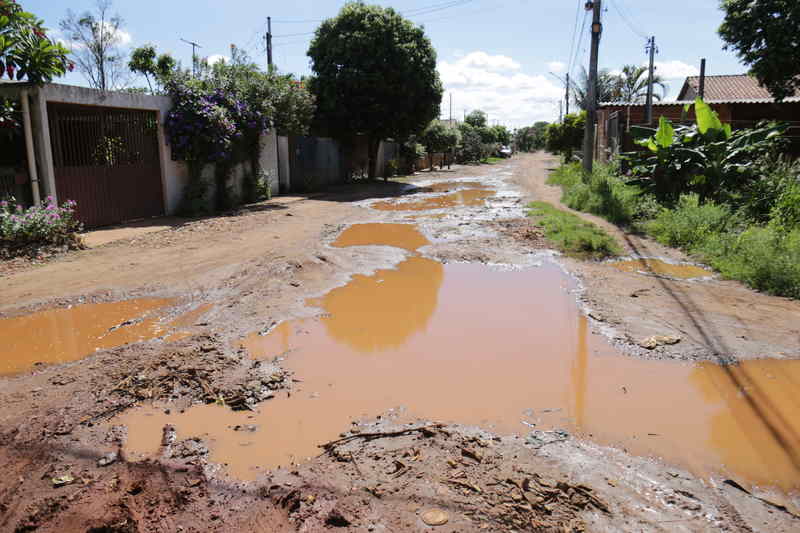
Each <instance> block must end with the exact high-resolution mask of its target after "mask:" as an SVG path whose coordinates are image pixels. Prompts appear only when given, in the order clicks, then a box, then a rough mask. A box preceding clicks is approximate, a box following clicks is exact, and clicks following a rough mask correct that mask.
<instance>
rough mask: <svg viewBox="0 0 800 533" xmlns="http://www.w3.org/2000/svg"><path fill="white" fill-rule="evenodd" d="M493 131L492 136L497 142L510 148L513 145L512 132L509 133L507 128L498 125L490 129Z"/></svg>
mask: <svg viewBox="0 0 800 533" xmlns="http://www.w3.org/2000/svg"><path fill="white" fill-rule="evenodd" d="M490 129H491V130H492V134H493V135H494V139H495V142H498V143H500V144H502V145H503V146H508V145H509V144H511V132H510V131H508V128H506V127H505V126H501V125H500V124H497V125H495V126H492V127H491V128H490Z"/></svg>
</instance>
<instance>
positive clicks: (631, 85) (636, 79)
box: [619, 65, 667, 104]
mask: <svg viewBox="0 0 800 533" xmlns="http://www.w3.org/2000/svg"><path fill="white" fill-rule="evenodd" d="M647 72H648V68H647V67H641V66H636V65H625V66H624V67H622V72H621V73H620V74H619V99H620V100H621V101H622V102H629V103H632V104H637V103H642V102H644V101H645V100H646V99H647V80H648V75H647ZM656 87H658V88H659V89H661V91H660V92H661V94H659V93H657V92H656V91H655V88H656ZM653 89H654V90H653V98H655V99H656V100H661V98H663V97H664V94H666V92H667V85H666V84H665V83H664V78H662V77H661V76H659V75H658V74H655V73H654V74H653Z"/></svg>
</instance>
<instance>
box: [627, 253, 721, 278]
mask: <svg viewBox="0 0 800 533" xmlns="http://www.w3.org/2000/svg"><path fill="white" fill-rule="evenodd" d="M611 266H613V267H614V268H616V269H618V270H621V271H623V272H636V273H637V274H649V275H653V276H665V277H668V278H675V279H697V278H708V277H711V276H713V275H714V273H713V272H712V271H710V270H708V269H705V268H701V267H699V266H695V265H689V264H680V263H679V264H675V263H668V262H666V261H662V260H661V259H655V258H650V257H642V258H636V259H627V260H622V261H613V262H611Z"/></svg>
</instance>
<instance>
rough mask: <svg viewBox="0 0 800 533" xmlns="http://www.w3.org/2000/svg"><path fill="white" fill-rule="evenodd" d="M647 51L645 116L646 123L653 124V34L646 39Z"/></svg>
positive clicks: (654, 45) (654, 46) (654, 49)
mask: <svg viewBox="0 0 800 533" xmlns="http://www.w3.org/2000/svg"><path fill="white" fill-rule="evenodd" d="M647 51H648V52H649V53H650V69H649V70H648V73H647V109H646V110H645V111H646V115H645V118H646V119H647V124H648V125H651V124H653V71H654V67H653V62H654V60H655V55H656V38H655V36H653V37H650V39H648V40H647Z"/></svg>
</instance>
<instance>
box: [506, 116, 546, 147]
mask: <svg viewBox="0 0 800 533" xmlns="http://www.w3.org/2000/svg"><path fill="white" fill-rule="evenodd" d="M547 126H548V123H547V122H544V121H539V122H534V124H533V126H525V127H523V128H519V129H518V130H517V131H516V132H514V142H515V143H516V145H517V150H519V151H520V152H534V151H536V150H543V149H544V144H545V133H546V132H547Z"/></svg>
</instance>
